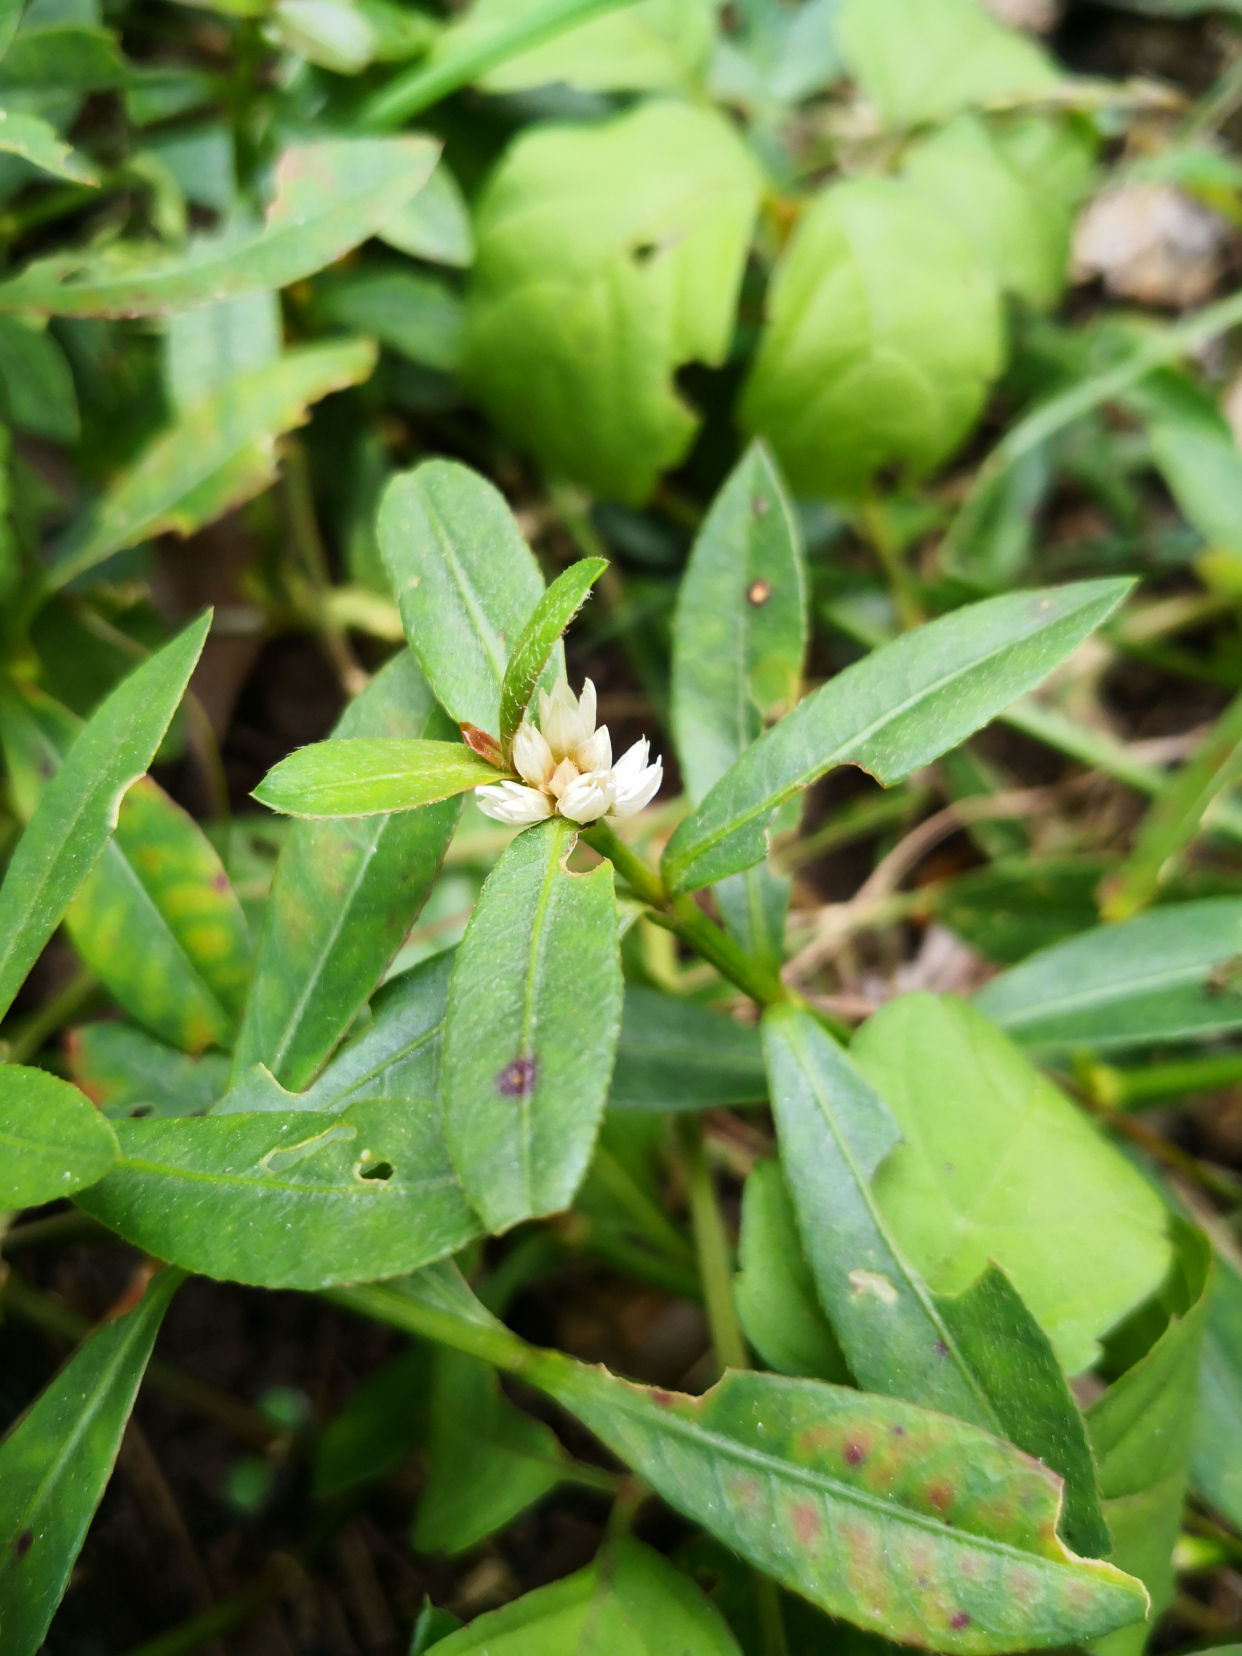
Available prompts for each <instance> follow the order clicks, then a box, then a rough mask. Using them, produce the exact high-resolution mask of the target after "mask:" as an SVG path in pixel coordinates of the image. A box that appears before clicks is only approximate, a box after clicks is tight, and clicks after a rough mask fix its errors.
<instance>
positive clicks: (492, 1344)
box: [323, 1283, 538, 1375]
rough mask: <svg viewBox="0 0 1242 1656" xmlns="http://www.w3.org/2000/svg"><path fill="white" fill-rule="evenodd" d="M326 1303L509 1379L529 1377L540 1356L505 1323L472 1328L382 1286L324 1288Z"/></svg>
mask: <svg viewBox="0 0 1242 1656" xmlns="http://www.w3.org/2000/svg"><path fill="white" fill-rule="evenodd" d="M323 1297H324V1299H328V1300H331V1301H332V1302H333V1304H334V1305H341V1306H344V1308H345V1309H346V1310H347V1311H353V1312H356V1313H357V1314H358V1315H359V1316H362V1317H370V1318H371V1319H372V1321H374V1322H382V1323H387V1325H388V1326H389V1328H398V1329H400V1330H401V1332H402V1333H403V1334H417V1335H418V1336H419V1338H420V1339H424V1340H433V1341H434V1342H435V1343H436V1344H437V1345H446V1346H448V1347H450V1349H451V1350H453V1351H462V1352H465V1354H466V1355H467V1356H468V1357H478V1358H480V1359H481V1360H482V1361H483V1362H485V1363H491V1365H492V1366H493V1368H498V1369H502V1370H503V1371H504V1372H505V1373H506V1374H520V1375H527V1374H528V1372H529V1370H530V1369H531V1367H532V1364H533V1362H534V1360H535V1359H536V1357H537V1356H538V1353H537V1352H536V1351H535V1349H534V1347H533V1346H528V1345H527V1344H526V1342H525V1340H522V1339H519V1337H518V1336H517V1335H516V1334H512V1333H510V1331H509V1330H508V1329H507V1328H505V1327H504V1326H503V1324H501V1323H478V1322H471V1321H470V1320H468V1319H467V1318H465V1317H461V1316H457V1315H455V1314H454V1313H453V1312H451V1311H441V1310H439V1309H438V1308H437V1307H436V1306H434V1305H425V1304H423V1303H422V1302H421V1301H419V1300H414V1299H410V1298H409V1297H407V1296H406V1295H405V1294H401V1293H397V1292H395V1291H394V1290H393V1289H391V1288H386V1287H385V1286H384V1284H383V1283H364V1284H362V1285H360V1286H359V1287H357V1288H325V1289H324V1290H323Z"/></svg>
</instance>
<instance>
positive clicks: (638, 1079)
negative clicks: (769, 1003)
mask: <svg viewBox="0 0 1242 1656" xmlns="http://www.w3.org/2000/svg"><path fill="white" fill-rule="evenodd" d="M767 1090H768V1083H767V1077H766V1075H765V1074H764V1069H763V1048H762V1046H761V1044H760V1040H759V1032H758V1030H757V1029H756V1028H755V1026H754V1025H753V1024H744V1023H738V1022H737V1021H736V1020H735V1019H733V1018H729V1017H726V1016H725V1015H724V1014H723V1013H721V1012H714V1011H712V1010H711V1008H710V1007H706V1006H699V1005H698V1004H696V1002H694V1001H691V1000H682V999H680V998H679V997H678V996H676V995H666V994H664V992H663V991H662V990H659V989H641V988H635V987H634V986H633V985H631V986H629V987H628V988H627V989H626V991H625V1010H624V1014H623V1016H622V1019H621V1038H620V1041H619V1042H618V1044H617V1067H616V1069H615V1071H614V1072H613V1077H612V1091H611V1092H610V1093H609V1095H608V1103H609V1106H610V1108H613V1109H621V1110H704V1109H714V1108H716V1107H717V1106H719V1105H726V1104H756V1103H759V1102H761V1101H762V1100H763V1099H764V1098H765V1097H766V1096H767Z"/></svg>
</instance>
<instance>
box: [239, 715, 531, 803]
mask: <svg viewBox="0 0 1242 1656" xmlns="http://www.w3.org/2000/svg"><path fill="white" fill-rule="evenodd" d="M500 774H501V773H500V772H498V771H497V769H496V767H495V765H489V764H488V762H487V760H486V759H480V758H479V756H478V754H477V753H472V752H471V751H470V749H469V748H468V747H463V746H462V744H461V743H460V742H417V741H415V742H412V741H408V740H403V739H401V738H399V737H392V736H353V737H347V738H344V739H342V738H341V737H339V736H338V737H335V738H334V739H333V740H331V741H328V742H312V743H311V744H310V746H309V747H304V748H298V749H297V751H296V752H294V753H291V754H290V755H289V757H288V758H287V759H282V760H281V761H280V763H279V764H278V765H275V766H273V768H272V769H271V770H270V771H268V773H267V775H266V776H265V777H264V778H263V780H262V782H260V783H259V786H258V787H257V788H256V789H255V790H254V797H255V798H256V799H257V800H258V801H259V803H260V805H266V806H267V807H268V809H269V810H273V811H284V812H286V813H287V814H288V815H290V816H298V817H309V818H311V819H312V820H314V821H322V820H325V819H326V820H331V819H332V818H335V817H350V818H353V817H368V816H378V815H380V814H382V813H386V812H389V811H415V810H417V809H418V808H419V806H420V805H434V804H435V803H436V802H437V801H438V800H442V799H451V798H452V797H453V796H454V795H455V794H460V793H465V792H466V791H467V790H468V789H470V788H477V787H479V786H480V785H482V784H485V783H488V782H495V781H496V780H497V777H498V776H499V775H500Z"/></svg>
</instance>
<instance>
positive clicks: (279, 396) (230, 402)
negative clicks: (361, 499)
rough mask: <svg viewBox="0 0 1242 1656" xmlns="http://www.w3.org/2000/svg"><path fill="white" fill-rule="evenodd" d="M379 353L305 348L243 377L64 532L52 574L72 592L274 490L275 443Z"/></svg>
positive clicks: (167, 435) (160, 440)
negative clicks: (101, 566) (150, 545)
mask: <svg viewBox="0 0 1242 1656" xmlns="http://www.w3.org/2000/svg"><path fill="white" fill-rule="evenodd" d="M374 366H375V347H374V346H373V345H372V344H371V343H370V342H369V341H368V340H363V339H353V340H345V341H344V342H342V343H339V344H329V345H305V346H302V347H301V348H299V349H298V350H295V351H290V352H288V354H287V355H285V356H283V357H281V358H280V360H279V361H277V362H272V363H264V364H263V365H262V366H261V367H258V368H254V369H251V370H249V371H248V372H246V373H244V374H239V375H238V376H237V377H236V378H235V379H233V380H231V381H230V382H229V383H228V384H227V385H225V386H223V387H222V388H221V389H220V390H218V391H216V392H215V393H214V394H213V395H212V396H210V397H208V398H207V399H206V400H205V401H204V402H201V403H199V404H198V405H197V407H195V408H193V409H191V410H190V412H189V413H188V414H185V415H183V416H182V417H181V419H180V420H179V421H178V422H177V424H176V425H174V426H173V427H171V429H170V430H168V431H166V432H164V433H163V434H162V435H161V436H159V437H157V438H156V439H155V441H154V442H153V443H152V444H151V445H150V447H149V448H147V449H146V450H145V451H144V452H143V454H142V455H141V456H140V457H139V459H138V460H137V462H136V463H135V464H134V466H133V467H132V468H131V470H129V471H128V472H126V473H125V474H124V476H122V477H121V478H120V480H119V481H118V482H116V483H114V484H113V485H112V487H111V488H110V489H109V491H108V492H107V494H105V495H104V496H103V498H102V499H101V500H99V501H98V502H97V503H96V504H95V505H94V506H92V507H90V508H89V509H88V510H87V511H86V512H85V513H83V515H82V516H81V517H80V518H78V519H77V520H76V521H75V522H74V523H73V524H71V525H70V527H69V528H68V529H67V530H66V531H65V533H64V534H63V535H62V536H61V538H60V540H59V542H58V543H57V545H56V548H55V557H54V562H53V564H52V567H51V568H50V569H49V570H48V572H47V574H46V576H45V584H46V586H47V587H48V588H49V589H51V590H56V589H58V588H60V587H63V586H65V585H66V584H67V583H68V582H70V581H72V580H74V579H75V578H76V577H77V576H79V575H81V574H82V573H83V571H84V570H87V569H91V568H93V567H94V566H95V565H96V564H97V563H100V562H102V560H103V559H104V558H107V557H110V556H111V555H112V553H113V552H119V551H120V550H121V549H122V548H123V547H126V546H133V545H135V544H136V543H137V542H138V541H140V540H146V539H149V538H150V537H151V536H153V535H157V534H160V533H162V532H163V531H166V530H175V531H176V532H177V533H178V534H182V535H188V534H189V533H190V532H191V531H192V530H194V529H197V528H199V527H200V526H201V525H202V524H204V523H209V522H211V521H212V520H213V519H214V518H217V517H219V516H220V515H221V514H222V513H224V512H225V511H227V510H228V508H229V507H230V506H237V505H239V504H240V503H241V502H242V501H244V500H249V499H250V498H251V496H252V495H256V494H258V493H259V491H260V490H261V489H264V488H266V487H267V485H268V484H269V483H270V482H271V480H272V478H273V477H274V476H275V474H276V458H277V456H276V438H277V437H278V436H280V435H281V434H282V433H283V432H286V431H290V430H292V428H293V427H294V426H298V425H301V424H302V423H303V422H304V421H305V419H306V417H307V408H308V405H309V404H310V403H313V402H318V400H319V399H320V398H321V397H326V396H327V394H328V393H329V392H330V391H340V390H342V389H343V388H344V387H345V386H347V385H355V384H357V382H358V381H359V380H364V379H366V377H367V375H368V374H369V373H370V372H371V370H372V368H373V367H374Z"/></svg>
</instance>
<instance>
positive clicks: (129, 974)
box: [0, 689, 250, 1052]
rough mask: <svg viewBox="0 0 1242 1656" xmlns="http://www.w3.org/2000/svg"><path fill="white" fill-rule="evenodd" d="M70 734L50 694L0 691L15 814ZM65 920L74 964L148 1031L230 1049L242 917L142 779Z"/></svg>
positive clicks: (241, 984) (28, 805)
mask: <svg viewBox="0 0 1242 1656" xmlns="http://www.w3.org/2000/svg"><path fill="white" fill-rule="evenodd" d="M77 730H78V720H76V719H75V718H73V717H72V716H71V715H70V714H69V713H68V712H67V711H66V710H65V709H64V708H62V707H60V706H59V705H58V704H57V703H55V702H53V701H51V699H50V698H48V697H43V696H40V695H39V694H38V693H37V692H35V691H33V690H28V691H26V692H25V693H24V695H22V696H21V697H18V696H17V695H15V694H12V693H6V692H4V691H3V690H2V689H0V735H2V736H3V742H4V752H5V757H6V759H7V761H8V766H9V775H10V782H11V786H12V789H13V795H14V800H15V803H16V805H17V807H18V810H19V812H20V813H21V814H22V816H23V817H25V818H27V819H29V818H30V817H31V816H32V815H33V813H34V811H35V809H36V807H37V805H38V803H39V800H40V799H41V798H42V796H43V793H44V791H45V787H46V779H47V778H48V777H50V776H54V775H55V774H56V772H57V771H59V769H60V767H61V764H62V763H63V756H64V755H65V754H67V753H69V752H71V751H72V743H73V741H74V740H75V739H76V736H77ZM65 927H66V930H67V931H68V933H69V936H70V938H71V939H72V941H73V945H74V948H75V949H76V950H77V951H78V953H79V955H81V957H82V960H83V962H84V963H85V964H86V965H87V966H89V967H90V968H91V970H92V971H93V972H94V973H95V974H96V976H97V977H98V978H99V979H100V981H101V982H102V983H103V984H104V986H105V987H106V988H107V989H108V991H109V992H110V993H111V994H112V995H113V996H114V997H115V998H116V1000H117V1001H118V1002H119V1003H120V1004H121V1005H122V1006H123V1007H125V1009H126V1010H127V1011H128V1012H129V1013H130V1014H131V1015H132V1016H133V1017H134V1018H136V1019H137V1020H138V1021H139V1022H140V1023H142V1024H144V1025H146V1027H147V1028H149V1029H151V1030H152V1031H154V1033H155V1034H157V1035H160V1036H162V1037H163V1039H165V1040H167V1041H171V1042H172V1043H173V1045H174V1046H179V1047H182V1048H184V1049H185V1050H187V1051H190V1052H197V1051H201V1049H202V1048H204V1047H208V1046H229V1045H231V1044H232V1040H233V1036H234V1034H235V1032H236V1017H237V1014H238V1013H239V1012H240V1011H241V1008H242V1003H243V1001H244V1000H245V995H246V987H247V984H248V982H249V978H250V934H249V931H248V930H247V927H246V917H245V914H244V913H243V911H242V907H241V904H240V902H239V901H238V899H237V894H236V893H235V892H234V890H233V888H232V886H231V885H230V883H229V879H228V875H227V874H226V873H225V871H224V867H223V864H222V863H221V861H220V859H219V857H218V856H217V855H216V852H215V850H214V849H213V847H212V845H211V843H210V842H209V841H208V839H207V838H206V837H205V835H204V834H203V832H202V830H201V829H200V828H199V826H198V825H197V823H195V822H194V820H193V819H192V818H191V817H190V816H189V815H188V814H187V813H186V812H185V811H183V810H182V809H181V807H180V806H179V805H175V804H174V803H173V801H172V800H171V799H169V797H168V795H167V794H166V793H165V792H164V790H163V789H162V788H160V787H159V786H158V785H157V784H156V783H155V782H153V781H152V780H151V778H150V777H142V778H140V779H139V781H137V782H135V783H134V785H133V787H132V788H130V790H129V792H128V793H127V794H126V795H125V798H124V799H123V800H122V802H121V808H120V811H119V812H118V815H117V825H116V832H115V834H114V835H113V837H112V839H111V840H110V841H109V842H108V844H107V846H105V848H104V852H103V855H102V856H101V858H100V859H99V862H98V864H97V865H96V866H95V868H94V869H93V870H92V872H91V874H90V877H89V878H88V880H87V881H86V884H85V885H84V886H83V887H82V890H81V891H80V892H79V894H78V895H77V897H75V899H74V900H73V902H72V903H71V904H70V906H69V908H68V910H67V911H66V913H65Z"/></svg>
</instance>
